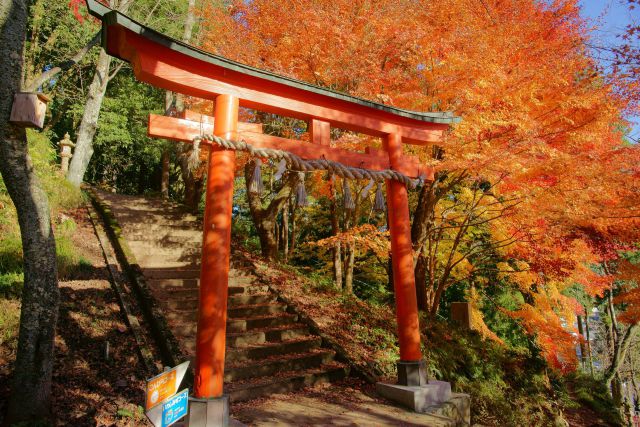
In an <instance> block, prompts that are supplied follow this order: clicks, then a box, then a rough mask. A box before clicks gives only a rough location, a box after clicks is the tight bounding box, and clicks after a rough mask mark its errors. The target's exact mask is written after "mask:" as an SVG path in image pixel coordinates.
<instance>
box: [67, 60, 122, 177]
mask: <svg viewBox="0 0 640 427" xmlns="http://www.w3.org/2000/svg"><path fill="white" fill-rule="evenodd" d="M110 65H111V56H109V55H108V54H107V52H105V50H104V49H102V48H101V49H100V56H99V57H98V62H97V63H96V71H95V74H94V76H93V81H92V82H91V85H90V86H89V92H88V94H87V102H86V103H85V105H84V113H83V115H82V121H81V122H80V129H79V130H78V135H77V141H76V148H75V151H74V153H73V157H72V158H71V164H70V165H69V172H68V173H67V180H68V181H69V182H70V183H72V184H73V185H75V186H76V187H79V186H80V184H82V180H83V178H84V174H85V172H86V171H87V167H88V166H89V162H90V161H91V156H93V137H94V136H95V134H96V130H97V129H98V118H99V117H100V109H101V108H102V100H103V99H104V94H105V92H106V90H107V85H108V83H109V66H110Z"/></svg>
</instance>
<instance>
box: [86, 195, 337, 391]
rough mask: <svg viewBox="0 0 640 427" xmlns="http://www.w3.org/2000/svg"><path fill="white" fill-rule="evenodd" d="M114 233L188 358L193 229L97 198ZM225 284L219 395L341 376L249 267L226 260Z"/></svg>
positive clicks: (141, 207)
mask: <svg viewBox="0 0 640 427" xmlns="http://www.w3.org/2000/svg"><path fill="white" fill-rule="evenodd" d="M96 193H97V195H98V196H99V197H100V198H101V199H102V201H103V202H104V203H106V204H107V205H108V206H109V207H110V209H111V211H112V213H113V215H114V216H115V219H116V220H117V221H118V223H119V224H120V226H121V228H122V235H123V237H124V238H125V239H126V241H127V244H128V246H129V249H130V250H131V252H132V253H133V255H134V256H135V258H136V262H137V263H138V265H139V266H140V267H141V269H142V272H143V274H144V276H145V280H146V282H147V285H148V287H149V288H150V290H151V293H152V294H153V296H154V297H155V299H156V301H157V303H158V305H159V306H160V307H161V309H162V312H163V315H164V316H165V320H166V323H167V324H168V326H169V328H170V329H171V332H172V333H173V335H174V336H175V337H176V339H177V340H178V342H179V343H180V346H181V349H182V351H183V353H184V354H185V355H186V356H187V357H189V358H194V357H195V336H196V320H197V307H198V284H199V277H200V268H199V263H200V251H201V243H202V224H201V221H200V220H199V219H198V218H197V217H195V216H193V215H190V214H187V213H185V212H184V211H183V210H182V209H181V207H180V206H179V205H175V204H172V203H169V202H166V201H163V200H160V199H150V198H142V197H133V196H123V195H116V194H112V193H106V192H101V191H97V192H96ZM231 258H232V263H231V264H232V265H231V269H230V277H229V297H228V313H227V315H228V320H227V349H226V362H225V377H224V380H225V385H224V392H225V393H226V394H229V396H230V398H231V401H236V402H237V401H244V400H250V399H254V398H257V397H261V396H265V395H269V394H272V393H283V392H289V391H293V390H296V389H299V388H301V387H305V386H309V385H314V384H318V383H322V382H327V381H336V380H339V379H342V378H344V377H345V376H347V375H348V374H349V369H348V367H347V366H346V365H344V364H342V363H339V362H337V361H336V360H335V352H334V351H332V350H330V349H327V348H323V347H322V339H321V338H320V337H319V336H316V335H314V334H312V333H311V332H310V331H309V328H308V327H307V326H306V325H305V324H303V323H300V322H299V319H298V316H297V315H296V314H294V313H293V312H290V310H289V307H288V306H287V304H285V303H283V302H281V301H279V300H278V296H277V294H276V293H275V292H273V291H272V290H271V289H270V288H269V286H267V285H264V284H262V283H260V282H259V281H258V280H257V278H256V277H255V275H254V274H253V273H252V271H251V268H250V266H248V265H246V264H244V263H243V262H242V261H241V260H237V259H234V258H235V257H234V256H233V254H232V257H231Z"/></svg>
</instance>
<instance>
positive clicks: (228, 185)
mask: <svg viewBox="0 0 640 427" xmlns="http://www.w3.org/2000/svg"><path fill="white" fill-rule="evenodd" d="M237 130H238V98H236V97H234V96H230V95H220V96H219V97H218V98H217V99H216V109H215V128H214V133H215V135H218V136H221V137H223V138H234V137H235V133H236V132H237ZM235 159H236V153H235V152H234V151H230V150H221V149H218V148H212V149H211V151H210V152H209V173H208V178H207V190H206V191H207V192H206V205H205V213H204V233H203V242H202V261H201V264H200V265H201V271H200V298H199V300H198V329H197V333H196V364H195V381H194V390H193V391H194V395H195V397H198V398H212V397H220V396H222V386H223V378H224V357H225V347H226V328H227V293H228V286H229V259H230V251H231V213H232V208H233V180H234V178H235V166H236V160H235Z"/></svg>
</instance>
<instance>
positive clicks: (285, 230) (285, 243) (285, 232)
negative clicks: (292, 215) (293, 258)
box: [282, 201, 289, 261]
mask: <svg viewBox="0 0 640 427" xmlns="http://www.w3.org/2000/svg"><path fill="white" fill-rule="evenodd" d="M282 254H283V255H284V260H285V261H288V260H289V202H288V201H287V203H285V204H284V206H283V207H282Z"/></svg>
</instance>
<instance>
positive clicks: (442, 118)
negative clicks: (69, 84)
mask: <svg viewBox="0 0 640 427" xmlns="http://www.w3.org/2000/svg"><path fill="white" fill-rule="evenodd" d="M86 2H87V7H88V9H89V13H91V15H93V16H95V17H96V18H99V19H100V20H101V21H102V23H103V31H104V30H105V28H106V26H107V25H115V24H117V25H121V26H122V27H124V28H126V29H128V30H130V31H132V32H134V33H136V34H139V35H142V36H144V37H145V38H147V39H149V40H152V41H154V42H156V43H159V44H160V45H162V46H165V47H167V48H169V49H172V50H174V51H176V52H180V53H182V54H184V55H187V56H190V57H192V58H195V59H199V60H201V61H205V62H208V63H210V64H213V65H216V66H219V67H223V68H226V69H229V70H233V71H236V72H240V73H243V74H246V75H250V76H254V77H258V78H262V79H266V80H270V81H273V82H276V83H279V84H283V85H287V86H290V87H294V88H296V89H301V90H305V91H309V92H313V93H317V94H320V95H324V96H328V97H331V98H335V99H339V100H342V101H347V102H353V103H356V104H359V105H362V106H366V107H369V108H375V109H378V110H382V111H386V112H387V113H391V114H396V115H399V116H403V117H407V118H410V119H414V120H420V121H423V122H430V123H441V124H453V123H458V122H460V118H459V117H456V116H454V115H453V113H450V112H426V113H425V112H417V111H409V110H404V109H401V108H397V107H392V106H389V105H384V104H380V103H377V102H372V101H369V100H366V99H363V98H358V97H355V96H351V95H347V94H344V93H341V92H337V91H334V90H330V89H325V88H322V87H319V86H314V85H312V84H310V83H307V82H303V81H301V80H296V79H293V78H290V77H285V76H280V75H278V74H275V73H271V72H269V71H265V70H261V69H259V68H255V67H251V66H249V65H245V64H242V63H240V62H236V61H232V60H231V59H228V58H225V57H223V56H220V55H214V54H212V53H209V52H205V51H203V50H201V49H198V48H195V47H193V46H190V45H188V44H185V43H182V42H180V41H179V40H176V39H174V38H171V37H169V36H166V35H164V34H162V33H160V32H158V31H155V30H153V29H151V28H149V27H146V26H145V25H143V24H141V23H139V22H136V21H135V20H133V19H131V18H130V17H128V16H126V15H124V14H122V13H120V12H118V11H116V10H112V9H110V8H108V7H106V6H104V5H103V4H101V3H99V2H98V1H96V0H86ZM102 43H103V45H104V44H105V43H106V37H104V34H103V37H102Z"/></svg>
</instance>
